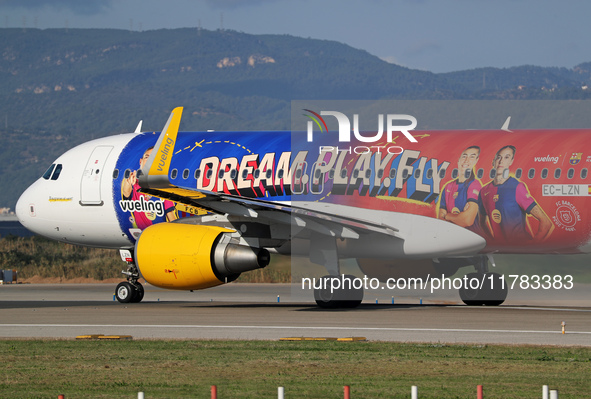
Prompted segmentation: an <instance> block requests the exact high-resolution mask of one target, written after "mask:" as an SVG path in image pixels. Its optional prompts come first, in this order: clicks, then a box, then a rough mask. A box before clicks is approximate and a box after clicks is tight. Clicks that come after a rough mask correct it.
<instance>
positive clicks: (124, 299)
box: [115, 250, 144, 303]
mask: <svg viewBox="0 0 591 399" xmlns="http://www.w3.org/2000/svg"><path fill="white" fill-rule="evenodd" d="M119 252H120V253H121V258H122V259H123V260H125V261H126V262H127V271H122V272H121V273H123V274H124V275H125V276H126V278H127V281H123V282H121V283H119V284H117V288H116V289H115V298H117V300H118V301H119V302H121V303H139V302H141V301H142V299H144V286H143V285H142V284H141V283H140V282H139V281H138V279H139V278H140V271H139V269H138V267H137V266H136V265H135V262H134V261H133V258H132V256H131V252H130V251H128V250H120V251H119Z"/></svg>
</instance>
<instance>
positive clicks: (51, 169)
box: [43, 164, 55, 180]
mask: <svg viewBox="0 0 591 399" xmlns="http://www.w3.org/2000/svg"><path fill="white" fill-rule="evenodd" d="M53 168H55V164H52V165H51V166H50V167H49V168H47V170H46V171H45V173H43V178H44V179H45V180H49V178H50V177H51V174H52V173H53Z"/></svg>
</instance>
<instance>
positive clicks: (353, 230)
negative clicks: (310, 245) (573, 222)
mask: <svg viewBox="0 0 591 399" xmlns="http://www.w3.org/2000/svg"><path fill="white" fill-rule="evenodd" d="M181 114H182V108H181V107H179V108H176V109H174V110H173V112H172V114H171V116H170V118H169V120H168V122H167V123H166V125H165V127H164V129H163V130H162V133H161V134H160V137H159V139H158V141H157V143H156V145H155V147H154V149H155V150H154V151H152V154H151V155H150V158H149V159H148V161H147V162H146V164H145V165H144V168H142V170H141V173H139V174H138V183H139V185H140V187H141V191H142V192H144V193H146V194H149V195H152V196H155V197H159V198H163V199H168V200H171V201H174V202H176V203H179V204H183V205H184V206H185V207H186V208H185V209H186V210H187V211H188V212H189V213H192V214H203V213H205V212H212V213H216V214H222V215H231V216H241V217H246V218H264V219H267V220H269V221H272V222H275V223H281V224H289V225H292V226H293V227H296V228H297V229H301V230H303V229H307V230H310V231H313V232H316V233H320V234H322V235H326V236H330V237H335V238H352V239H357V238H359V235H360V234H364V233H381V234H385V235H388V236H392V237H398V238H401V237H399V231H398V229H396V228H394V227H392V226H387V225H384V224H379V223H375V222H372V221H368V220H362V219H358V218H355V217H350V216H345V215H338V214H337V213H334V212H328V211H320V210H317V209H314V208H318V207H315V206H314V203H310V202H297V203H296V202H293V201H292V202H290V203H278V202H272V201H265V200H260V199H251V198H246V197H240V196H235V195H229V194H225V193H213V192H209V191H204V190H198V189H193V188H190V189H189V188H183V187H178V186H175V185H173V184H171V183H170V181H169V179H168V172H169V168H170V161H171V159H172V154H174V144H175V141H176V136H177V133H178V127H179V123H180V117H181ZM327 209H329V210H330V208H327Z"/></svg>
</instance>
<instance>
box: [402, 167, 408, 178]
mask: <svg viewBox="0 0 591 399" xmlns="http://www.w3.org/2000/svg"><path fill="white" fill-rule="evenodd" d="M402 178H403V179H408V169H404V170H403V171H402Z"/></svg>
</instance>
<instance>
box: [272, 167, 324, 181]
mask: <svg viewBox="0 0 591 399" xmlns="http://www.w3.org/2000/svg"><path fill="white" fill-rule="evenodd" d="M333 173H334V170H333ZM277 177H278V178H280V179H283V169H281V170H280V171H279V173H278V174H277Z"/></svg>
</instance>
